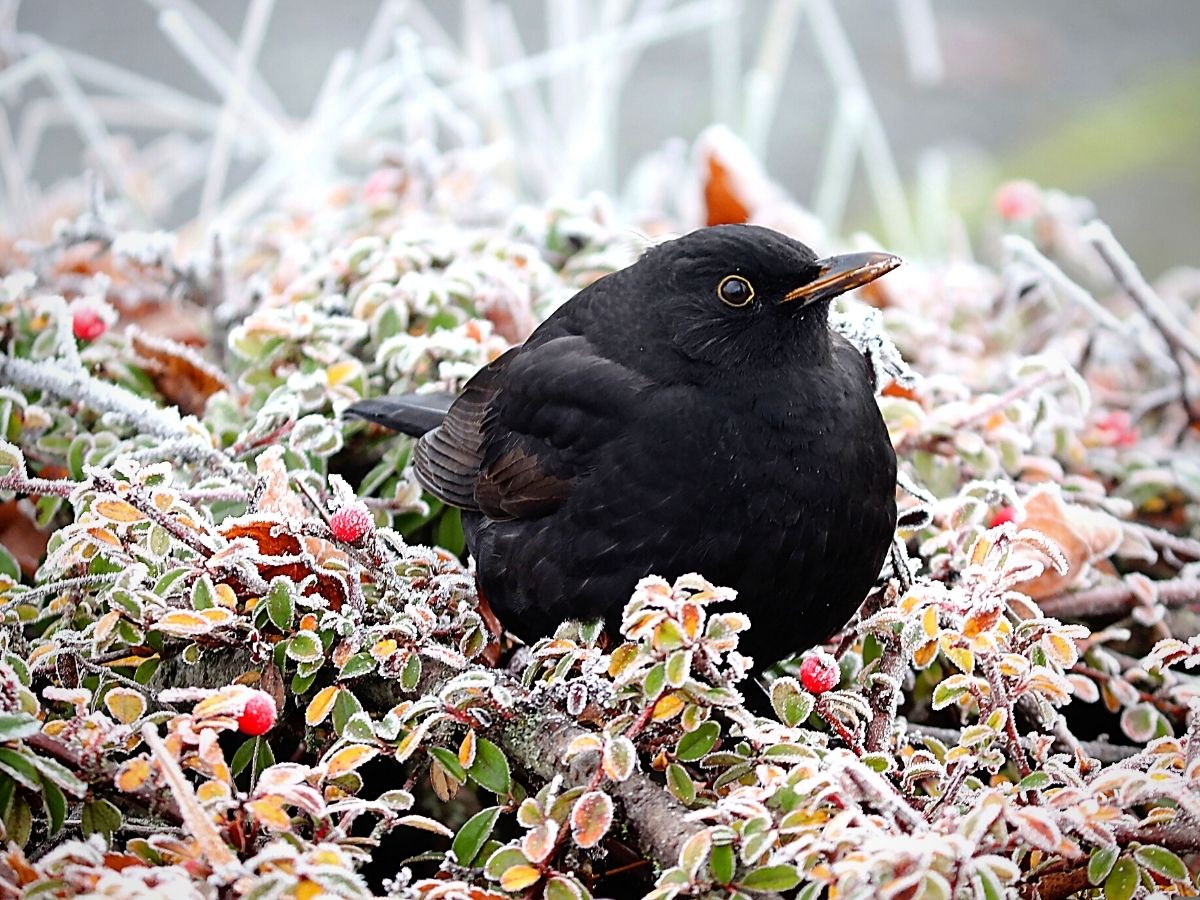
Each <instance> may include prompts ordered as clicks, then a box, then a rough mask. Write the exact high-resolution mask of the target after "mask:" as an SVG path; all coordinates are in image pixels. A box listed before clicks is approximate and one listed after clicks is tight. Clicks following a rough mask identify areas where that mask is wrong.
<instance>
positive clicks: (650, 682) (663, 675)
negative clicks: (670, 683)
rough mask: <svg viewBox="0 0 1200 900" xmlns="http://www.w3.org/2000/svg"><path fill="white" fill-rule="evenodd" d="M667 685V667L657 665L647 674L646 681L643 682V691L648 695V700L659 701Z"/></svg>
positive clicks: (660, 664)
mask: <svg viewBox="0 0 1200 900" xmlns="http://www.w3.org/2000/svg"><path fill="white" fill-rule="evenodd" d="M666 684H667V667H666V666H665V665H663V664H662V663H655V664H654V665H653V666H651V667H650V671H649V672H647V673H646V677H645V680H644V681H643V682H642V691H643V692H644V693H645V694H646V699H647V700H657V699H658V696H659V694H661V693H662V692H663V688H664V687H666Z"/></svg>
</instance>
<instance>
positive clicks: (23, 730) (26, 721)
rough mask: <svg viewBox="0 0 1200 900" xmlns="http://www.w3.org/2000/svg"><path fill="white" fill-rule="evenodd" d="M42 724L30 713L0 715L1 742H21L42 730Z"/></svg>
mask: <svg viewBox="0 0 1200 900" xmlns="http://www.w3.org/2000/svg"><path fill="white" fill-rule="evenodd" d="M41 727H42V725H41V722H39V721H38V720H37V719H36V718H35V717H33V716H31V715H29V714H28V713H16V714H10V715H0V742H3V741H19V740H21V739H22V738H27V737H29V736H30V735H33V734H37V733H38V732H39V731H40V730H41Z"/></svg>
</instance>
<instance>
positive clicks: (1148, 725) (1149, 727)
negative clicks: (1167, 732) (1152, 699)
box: [1121, 703, 1159, 744]
mask: <svg viewBox="0 0 1200 900" xmlns="http://www.w3.org/2000/svg"><path fill="white" fill-rule="evenodd" d="M1158 722H1159V712H1158V710H1157V709H1155V708H1154V706H1153V705H1152V704H1150V703H1137V704H1135V705H1133V706H1129V707H1126V708H1125V709H1124V710H1123V711H1122V712H1121V730H1122V731H1123V732H1125V734H1126V736H1127V737H1128V738H1129V739H1130V740H1133V741H1137V742H1138V743H1139V744H1144V743H1146V742H1147V741H1149V740H1150V739H1151V738H1153V737H1154V735H1155V734H1156V733H1157V731H1158Z"/></svg>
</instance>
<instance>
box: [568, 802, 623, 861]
mask: <svg viewBox="0 0 1200 900" xmlns="http://www.w3.org/2000/svg"><path fill="white" fill-rule="evenodd" d="M612 818H613V802H612V798H611V797H609V796H608V794H605V793H604V792H602V791H588V792H587V793H585V794H584V795H583V796H582V797H580V798H579V799H578V800H576V801H575V805H574V807H572V808H571V836H572V837H573V838H574V839H575V843H576V844H578V845H579V846H580V847H583V848H585V849H586V848H588V847H594V846H596V844H598V843H600V841H601V839H603V837H604V835H606V834H607V833H608V829H609V828H610V827H611V825H612Z"/></svg>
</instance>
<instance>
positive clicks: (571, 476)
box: [414, 334, 647, 519]
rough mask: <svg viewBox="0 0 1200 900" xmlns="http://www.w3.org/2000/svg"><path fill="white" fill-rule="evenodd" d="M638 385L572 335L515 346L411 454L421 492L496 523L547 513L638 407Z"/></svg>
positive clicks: (641, 383) (480, 377)
mask: <svg viewBox="0 0 1200 900" xmlns="http://www.w3.org/2000/svg"><path fill="white" fill-rule="evenodd" d="M646 386H647V383H646V381H645V379H644V378H642V376H640V375H638V374H636V373H634V372H633V371H631V370H630V369H628V368H627V367H625V366H623V365H621V364H620V363H617V362H614V361H613V360H611V359H608V358H606V357H604V356H603V355H601V354H600V353H599V352H597V351H596V349H595V348H594V347H593V346H592V345H591V343H590V342H589V341H588V340H587V338H585V337H583V336H581V335H576V334H571V335H564V336H562V337H557V338H554V339H552V340H546V341H543V342H542V343H540V344H537V345H532V346H531V345H525V346H523V347H517V348H514V349H513V350H510V351H508V353H506V354H504V355H503V356H501V357H500V358H499V359H497V360H496V361H495V362H493V363H492V364H490V365H489V366H487V367H486V368H484V369H482V370H481V371H480V372H478V373H477V374H476V375H475V376H474V377H473V378H472V379H471V380H470V381H469V382H467V385H466V387H465V388H464V389H463V392H462V394H461V395H459V398H458V399H457V400H456V401H455V402H454V405H453V406H451V407H450V412H449V413H448V414H447V415H446V418H445V420H444V421H443V422H442V424H441V426H440V427H439V428H437V429H436V430H434V431H431V432H429V433H428V434H427V435H425V436H424V437H423V438H422V439H421V440H420V442H419V443H418V445H417V450H416V454H415V456H414V465H415V466H416V469H417V474H418V475H419V476H420V478H421V481H422V482H423V483H424V484H425V486H426V487H427V488H428V489H429V490H430V492H431V493H433V494H434V495H435V496H437V497H438V498H439V499H441V500H444V501H445V502H446V503H449V504H451V505H453V506H458V507H460V508H463V509H470V510H478V511H480V512H483V513H484V514H485V515H487V516H488V517H490V518H493V519H512V518H534V517H537V516H542V515H546V514H547V513H549V512H552V511H553V510H555V509H556V508H558V506H559V505H560V504H562V503H563V501H565V500H566V499H567V498H568V497H569V496H570V494H571V490H572V489H573V487H574V485H575V484H576V483H577V482H578V480H579V479H580V478H583V477H585V476H586V475H587V473H588V472H589V471H591V468H592V465H593V462H594V459H595V454H596V452H597V451H598V450H599V448H600V447H602V446H603V445H604V444H606V443H607V442H608V441H610V440H612V439H613V437H614V436H616V435H617V434H619V433H620V432H621V431H622V425H623V424H624V423H626V422H628V420H629V418H630V417H631V416H632V415H633V412H634V410H635V409H636V407H637V403H636V395H637V394H638V392H639V391H641V390H643V389H644V388H645V387H646Z"/></svg>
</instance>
